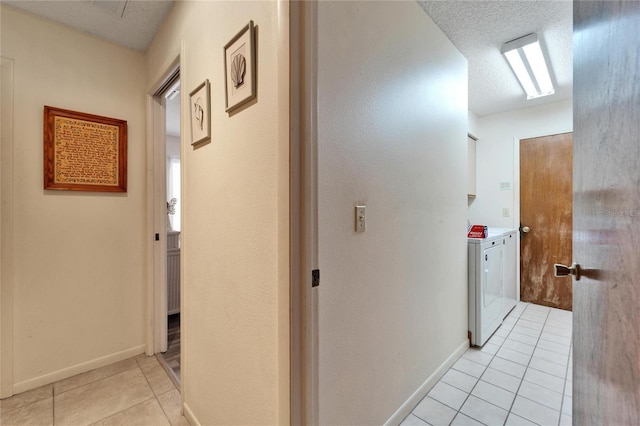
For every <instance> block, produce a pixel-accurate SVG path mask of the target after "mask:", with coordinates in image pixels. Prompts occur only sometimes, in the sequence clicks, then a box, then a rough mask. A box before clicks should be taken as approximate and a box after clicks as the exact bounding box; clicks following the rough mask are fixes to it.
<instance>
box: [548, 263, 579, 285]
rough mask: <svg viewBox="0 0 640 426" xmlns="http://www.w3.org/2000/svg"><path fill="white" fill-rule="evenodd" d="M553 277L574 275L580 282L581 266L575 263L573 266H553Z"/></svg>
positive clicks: (557, 264)
mask: <svg viewBox="0 0 640 426" xmlns="http://www.w3.org/2000/svg"><path fill="white" fill-rule="evenodd" d="M553 275H554V276H555V277H566V276H567V275H573V276H574V277H576V281H580V265H578V264H577V263H575V262H573V264H572V265H571V266H564V265H561V264H559V263H556V264H554V265H553Z"/></svg>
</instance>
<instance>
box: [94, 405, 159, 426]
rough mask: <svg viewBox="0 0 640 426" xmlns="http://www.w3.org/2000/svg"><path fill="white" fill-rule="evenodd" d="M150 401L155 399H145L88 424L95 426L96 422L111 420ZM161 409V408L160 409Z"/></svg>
mask: <svg viewBox="0 0 640 426" xmlns="http://www.w3.org/2000/svg"><path fill="white" fill-rule="evenodd" d="M152 399H155V398H149V399H145V400H144V401H140V402H138V403H137V404H133V405H132V406H130V407H127V408H124V409H122V410H120V411H118V412H117V413H113V414H109V415H108V416H107V417H103V418H101V419H98V420H96V421H95V422H91V423H90V425H93V424H96V423H98V422H101V421H103V420H106V419H108V418H111V417H113V416H117V415H118V414H121V413H123V412H125V411H127V410H129V409H131V408H133V407H137V406H138V405H142V404H146V403H147V402H149V401H151V400H152ZM161 408H162V407H161Z"/></svg>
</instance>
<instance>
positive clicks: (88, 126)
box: [44, 106, 127, 192]
mask: <svg viewBox="0 0 640 426" xmlns="http://www.w3.org/2000/svg"><path fill="white" fill-rule="evenodd" d="M44 189H54V190H67V191H93V192H127V122H126V121H124V120H118V119H115V118H109V117H101V116H99V115H93V114H86V113H83V112H77V111H70V110H66V109H61V108H55V107H50V106H45V107H44Z"/></svg>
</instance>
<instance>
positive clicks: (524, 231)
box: [522, 226, 531, 234]
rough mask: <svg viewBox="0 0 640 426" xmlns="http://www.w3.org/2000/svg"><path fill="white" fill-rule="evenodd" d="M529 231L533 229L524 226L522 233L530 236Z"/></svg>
mask: <svg viewBox="0 0 640 426" xmlns="http://www.w3.org/2000/svg"><path fill="white" fill-rule="evenodd" d="M529 231H531V228H529V227H528V226H523V227H522V232H523V233H525V234H528V233H529Z"/></svg>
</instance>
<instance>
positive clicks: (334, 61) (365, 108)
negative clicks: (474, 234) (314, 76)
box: [318, 2, 468, 425]
mask: <svg viewBox="0 0 640 426" xmlns="http://www.w3.org/2000/svg"><path fill="white" fill-rule="evenodd" d="M318 7H319V23H318V28H319V30H318V31H319V34H318V43H319V54H318V66H319V74H318V157H319V161H318V182H319V192H318V204H319V213H318V220H319V267H320V270H321V275H322V283H321V285H320V287H319V329H320V330H319V348H320V353H319V380H320V388H319V395H320V401H319V410H320V424H323V425H336V424H351V425H353V424H382V423H384V422H385V421H387V420H395V421H398V420H401V419H402V417H400V418H399V419H398V417H397V416H396V417H394V419H391V417H392V416H393V415H394V413H395V412H396V410H399V409H400V408H401V406H403V404H405V403H407V402H408V401H410V399H411V397H412V394H413V393H414V392H416V391H418V393H419V392H426V391H425V387H426V386H423V384H424V383H425V382H427V381H428V379H429V377H430V376H431V375H432V374H433V373H435V372H436V371H438V370H439V369H440V368H441V367H442V365H443V364H444V363H445V362H446V360H447V359H448V357H450V356H451V355H452V354H454V353H456V352H457V351H460V350H461V349H460V348H461V347H462V348H464V347H465V346H466V345H467V340H466V339H467V284H466V238H465V222H466V221H465V216H466V199H467V196H466V192H467V190H466V184H467V131H468V129H467V125H468V123H467V121H468V118H467V62H466V60H465V59H464V58H463V56H462V55H461V54H460V53H459V52H458V51H457V50H456V49H455V48H454V46H453V45H452V44H451V43H450V42H449V40H448V39H447V38H446V37H445V35H444V34H443V33H442V32H441V31H440V30H439V29H438V28H437V26H436V25H435V24H434V23H433V22H432V21H431V19H430V18H429V17H428V16H427V15H426V14H425V13H424V11H423V10H422V9H421V8H420V6H419V5H418V4H417V3H415V2H320V3H319V6H318ZM361 204H362V205H366V209H367V225H366V226H367V230H366V232H365V233H362V234H356V233H355V232H354V216H355V214H354V206H356V205H361ZM422 395H424V393H422ZM418 401H419V399H418V400H415V403H417V402H418ZM409 405H410V404H409ZM404 408H405V409H406V408H407V407H404ZM411 408H412V407H411ZM407 413H408V411H405V412H404V414H405V415H406V414H407Z"/></svg>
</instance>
